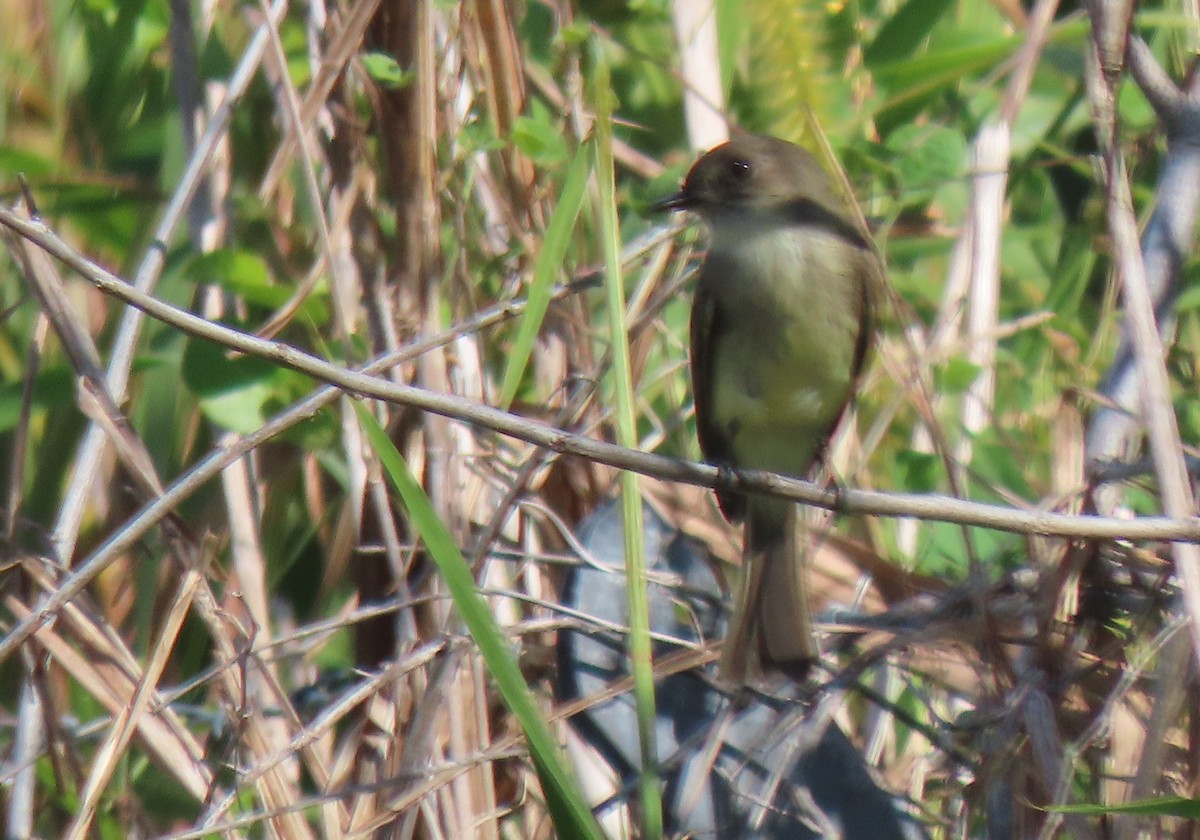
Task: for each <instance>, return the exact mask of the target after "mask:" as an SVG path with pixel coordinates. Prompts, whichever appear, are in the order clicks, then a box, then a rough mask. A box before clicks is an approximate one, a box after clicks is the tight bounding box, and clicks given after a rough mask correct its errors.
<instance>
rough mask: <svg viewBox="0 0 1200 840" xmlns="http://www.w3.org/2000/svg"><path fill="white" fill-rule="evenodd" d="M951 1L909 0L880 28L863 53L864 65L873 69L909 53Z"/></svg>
mask: <svg viewBox="0 0 1200 840" xmlns="http://www.w3.org/2000/svg"><path fill="white" fill-rule="evenodd" d="M950 4H951V0H908V2H907V3H905V4H904V5H903V6H901V7H900V8H899V9H898V10H897V11H896V14H894V15H892V16H891V17H890V18H889V19H888V20H887V21H886V22H885V23H884V24H883V26H881V27H880V28H879V33H878V34H877V35H876V36H875V40H874V41H872V42H871V45H870V46H869V47H867V49H866V51H865V52H864V53H863V60H864V61H865V62H866V65H867V66H868V67H872V68H874V67H877V66H879V65H880V64H886V63H887V62H889V61H899V60H900V59H902V58H907V57H908V56H910V55H911V54H912V53H913V52H915V51H916V49H917V47H919V46H920V45H921V42H922V41H924V40H925V38H927V37H928V36H929V33H930V31H931V30H932V29H933V27H934V24H936V23H937V22H938V20H939V19H940V18H941V17H942V15H944V14H945V13H946V10H947V9H949V8H950Z"/></svg>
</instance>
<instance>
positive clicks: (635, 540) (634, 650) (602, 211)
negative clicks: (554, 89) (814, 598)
mask: <svg viewBox="0 0 1200 840" xmlns="http://www.w3.org/2000/svg"><path fill="white" fill-rule="evenodd" d="M592 58H593V67H592V72H593V75H592V83H593V90H592V102H593V107H594V109H595V114H596V126H595V133H596V145H595V148H596V184H597V186H598V187H599V209H598V213H599V220H600V237H601V244H602V247H603V251H604V274H605V288H606V291H607V296H608V322H609V330H610V334H611V339H612V340H611V346H612V369H613V378H614V380H615V388H614V390H615V397H616V412H615V415H614V416H615V418H616V431H617V441H618V442H619V443H620V444H621V445H622V446H627V447H630V448H634V447H636V446H637V442H638V439H637V421H636V418H635V416H634V408H633V374H632V371H631V370H630V364H629V331H628V329H627V328H626V324H625V291H624V286H623V284H622V276H621V233H620V227H619V224H618V221H617V203H616V186H615V184H614V181H613V155H612V89H611V87H610V82H609V73H608V65H607V63H605V60H604V56H603V55H602V53H601V51H600V48H599V47H598V46H596V45H595V44H594V43H593V50H592ZM620 481H621V511H622V514H623V519H624V525H625V574H626V580H627V582H628V586H627V587H626V592H627V593H628V597H629V631H630V632H629V660H630V668H631V671H632V673H633V695H634V705H635V706H636V708H637V719H638V742H639V744H640V746H641V753H642V768H641V773H642V784H641V790H642V811H643V814H642V816H643V820H644V835H643V836H645V837H646V838H647V839H648V840H658V838H660V837H662V834H663V818H662V794H661V792H660V790H659V778H658V776H659V774H658V748H657V744H656V742H655V730H656V726H655V723H656V719H657V715H656V713H655V709H654V662H653V658H652V650H651V646H650V606H649V599H648V597H647V593H646V586H647V584H646V563H645V549H644V545H643V542H642V497H641V493H640V492H639V491H638V477H637V474H636V473H633V472H628V471H625V472H622V473H621V478H620Z"/></svg>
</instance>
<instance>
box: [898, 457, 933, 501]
mask: <svg viewBox="0 0 1200 840" xmlns="http://www.w3.org/2000/svg"><path fill="white" fill-rule="evenodd" d="M896 466H897V467H899V468H900V484H901V486H902V487H903V488H904V489H905V490H907V491H908V492H910V493H930V492H933V491H934V490H936V489H937V486H938V479H939V478H940V476H941V461H940V460H939V459H938V457H937V456H936V455H932V454H930V453H928V452H917V451H915V450H912V449H908V450H905V451H904V452H900V453H899V454H897V455H896Z"/></svg>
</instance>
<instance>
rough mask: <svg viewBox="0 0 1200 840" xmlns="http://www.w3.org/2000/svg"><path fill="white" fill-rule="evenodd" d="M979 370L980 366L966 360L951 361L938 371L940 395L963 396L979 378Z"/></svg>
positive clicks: (956, 359) (955, 359)
mask: <svg viewBox="0 0 1200 840" xmlns="http://www.w3.org/2000/svg"><path fill="white" fill-rule="evenodd" d="M979 370H980V368H979V365H977V364H974V363H972V362H969V361H967V360H966V359H963V358H954V359H951V360H950V361H948V362H946V364H944V365H942V366H941V367H939V368H938V369H937V371H936V374H937V389H938V393H944V394H961V393H962V392H963V391H965V390H967V389H968V388H970V387H971V385H972V384H973V383H974V382H975V380H976V379H978V378H979Z"/></svg>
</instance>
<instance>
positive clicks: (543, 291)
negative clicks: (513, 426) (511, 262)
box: [500, 143, 591, 408]
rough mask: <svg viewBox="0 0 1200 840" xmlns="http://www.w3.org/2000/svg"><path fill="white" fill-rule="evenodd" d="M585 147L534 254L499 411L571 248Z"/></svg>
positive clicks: (520, 372) (515, 383)
mask: <svg viewBox="0 0 1200 840" xmlns="http://www.w3.org/2000/svg"><path fill="white" fill-rule="evenodd" d="M588 145H589V144H587V143H584V144H583V145H582V146H580V147H579V150H578V151H577V152H576V153H575V159H574V160H573V161H571V165H570V166H569V167H568V168H567V178H566V181H564V182H563V188H562V192H561V193H559V196H558V204H557V205H556V206H555V208H554V212H553V213H552V214H551V215H550V224H548V225H547V226H546V236H545V238H544V239H543V240H542V249H541V250H540V251H539V252H538V256H537V262H536V263H534V266H533V283H532V284H530V286H529V293H528V303H527V304H526V306H525V314H524V315H523V316H522V318H521V327H520V329H519V330H518V331H517V339H516V341H515V342H514V343H513V348H512V352H511V353H510V354H509V357H508V366H507V367H506V368H505V370H504V379H503V380H502V383H501V386H500V407H501V408H508V407H509V406H510V405H511V404H512V401H513V397H515V396H516V395H517V388H518V387H520V384H521V377H522V376H524V374H525V367H526V365H528V364H529V357H530V356H531V355H533V345H534V342H535V341H537V336H538V331H539V330H540V329H541V328H542V319H543V318H545V316H546V310H547V309H548V308H549V307H550V298H551V297H552V296H553V295H554V281H555V280H556V279H557V278H558V277H559V275H560V274H561V272H562V269H563V260H564V258H565V257H566V255H567V246H568V245H570V244H571V231H572V230H573V229H574V228H575V219H576V218H578V216H579V208H580V207H581V206H582V205H583V194H584V188H585V187H587V176H588V162H589V160H590V159H591V155H590V149H589V148H588Z"/></svg>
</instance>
